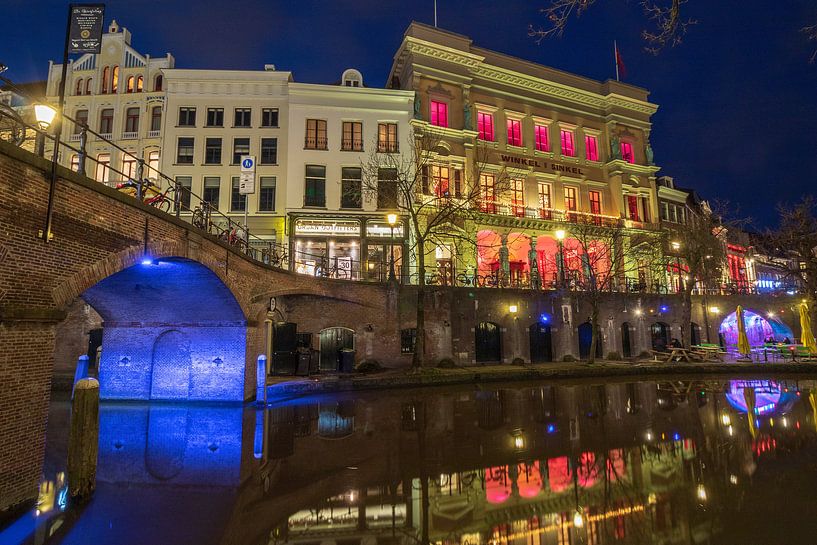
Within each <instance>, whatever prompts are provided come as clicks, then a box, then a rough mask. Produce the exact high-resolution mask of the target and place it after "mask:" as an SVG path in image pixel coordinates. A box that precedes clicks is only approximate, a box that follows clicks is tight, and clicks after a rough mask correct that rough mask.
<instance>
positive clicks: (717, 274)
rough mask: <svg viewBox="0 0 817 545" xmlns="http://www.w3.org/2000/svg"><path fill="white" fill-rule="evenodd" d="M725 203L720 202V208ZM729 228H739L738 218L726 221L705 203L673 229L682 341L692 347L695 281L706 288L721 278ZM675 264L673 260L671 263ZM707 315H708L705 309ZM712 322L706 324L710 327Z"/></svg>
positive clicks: (670, 253) (671, 254)
mask: <svg viewBox="0 0 817 545" xmlns="http://www.w3.org/2000/svg"><path fill="white" fill-rule="evenodd" d="M721 206H723V205H719V206H718V207H719V208H720V207H721ZM729 229H735V230H737V229H739V222H737V221H731V222H729V223H728V224H727V222H725V221H724V219H723V217H722V216H719V215H718V214H716V213H714V212H713V211H712V210H711V209H710V208H709V206H708V205H706V204H704V205H703V206H701V208H700V210H695V211H693V213H691V214H688V217H687V224H686V225H684V226H683V227H682V228H680V229H677V230H675V231H673V232H671V233H670V236H669V247H668V248H667V255H668V257H669V259H670V260H673V259H674V260H675V261H676V264H678V265H680V264H681V263H683V265H684V266H685V267H686V270H685V271H684V270H682V267H681V266H678V267H677V268H678V271H677V273H678V276H679V292H680V295H681V323H682V324H683V327H682V328H681V343H682V344H683V345H684V347H686V348H689V346H690V344H691V340H690V333H691V327H692V291H693V289H694V288H695V286H696V285H700V286H701V287H702V289H704V290H706V289H707V287H708V286H711V285H712V284H713V283H717V282H719V281H720V279H721V278H722V274H723V266H724V264H725V262H726V236H727V234H728V231H729ZM668 265H669V266H672V263H668ZM704 317H705V319H708V318H706V317H707V313H706V311H704ZM708 326H709V324H706V327H707V331H708V330H709V327H708Z"/></svg>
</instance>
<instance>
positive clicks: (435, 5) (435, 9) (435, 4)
mask: <svg viewBox="0 0 817 545" xmlns="http://www.w3.org/2000/svg"><path fill="white" fill-rule="evenodd" d="M434 28H437V0H434Z"/></svg>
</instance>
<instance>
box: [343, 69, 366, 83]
mask: <svg viewBox="0 0 817 545" xmlns="http://www.w3.org/2000/svg"><path fill="white" fill-rule="evenodd" d="M340 81H341V84H342V85H343V86H344V87H363V74H361V73H360V72H358V71H357V70H355V69H354V68H349V69H348V70H345V71H344V72H343V75H342V76H341V78H340Z"/></svg>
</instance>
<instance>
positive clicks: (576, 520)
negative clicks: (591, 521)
mask: <svg viewBox="0 0 817 545" xmlns="http://www.w3.org/2000/svg"><path fill="white" fill-rule="evenodd" d="M573 526H574V527H576V528H583V527H584V515H583V514H582V511H581V509H576V512H575V513H573Z"/></svg>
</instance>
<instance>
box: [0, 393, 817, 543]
mask: <svg viewBox="0 0 817 545" xmlns="http://www.w3.org/2000/svg"><path fill="white" fill-rule="evenodd" d="M815 386H816V385H815V384H814V383H813V382H804V381H799V382H798V381H794V380H780V381H778V380H757V379H752V380H710V381H668V382H637V383H625V382H621V383H615V382H607V383H605V384H589V383H583V384H561V385H536V386H531V385H516V384H513V385H511V384H509V385H490V386H485V387H483V388H474V387H467V388H466V387H463V388H459V389H424V390H399V391H391V392H372V393H367V394H363V395H361V394H357V395H345V394H338V395H325V396H317V397H310V398H307V399H299V400H297V401H289V402H277V403H274V404H272V405H271V406H270V407H268V408H267V409H266V410H263V409H257V408H255V407H252V406H248V407H225V406H207V405H167V404H133V403H129V404H113V403H106V404H103V406H102V408H101V411H100V441H99V442H100V444H99V467H98V475H97V491H96V494H95V496H94V498H93V500H92V501H91V502H90V503H89V504H88V505H86V506H72V505H70V502H69V501H68V500H67V498H66V487H65V473H64V465H65V460H66V451H67V445H66V441H67V440H66V436H67V429H68V420H69V412H70V411H69V404H68V401H67V400H65V399H62V400H61V399H55V401H54V402H53V404H52V407H51V415H50V416H51V417H50V421H49V432H48V437H47V455H46V464H45V467H44V479H43V483H42V487H41V493H40V500H39V504H38V507H37V510H36V511H35V512H33V513H30V514H28V515H26V516H24V517H23V518H22V519H20V520H18V521H17V522H15V523H14V524H12V525H11V526H9V527H7V528H5V530H3V531H2V532H0V542H2V543H3V544H6V543H13V544H15V545H16V544H17V543H37V544H41V543H63V544H86V543H93V544H107V543H116V544H119V545H123V544H140V545H145V544H187V543H190V544H225V545H229V544H236V545H238V544H240V545H244V544H246V545H250V544H284V543H295V544H304V545H378V544H379V545H387V544H422V543H434V544H440V545H483V544H485V545H500V544H502V545H504V544H513V545H545V544H548V545H550V544H552V545H563V544H571V545H572V544H635V543H644V544H647V543H661V544H676V543H677V544H693V543H695V544H697V543H708V544H735V545H737V544H741V545H753V544H764V545H774V544H781V545H783V544H786V545H788V544H800V543H803V544H815V543H817V420H815V416H816V415H817V405H816V404H817V390H815Z"/></svg>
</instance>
